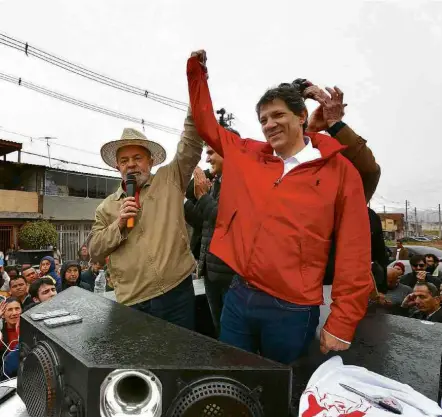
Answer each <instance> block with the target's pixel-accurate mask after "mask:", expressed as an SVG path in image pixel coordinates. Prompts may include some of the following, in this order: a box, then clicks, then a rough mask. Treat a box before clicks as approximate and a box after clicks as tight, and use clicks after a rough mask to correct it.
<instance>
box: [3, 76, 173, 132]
mask: <svg viewBox="0 0 442 417" xmlns="http://www.w3.org/2000/svg"><path fill="white" fill-rule="evenodd" d="M0 80H3V81H7V82H10V83H12V84H18V85H19V86H20V87H25V88H28V89H30V90H33V91H36V92H38V93H41V94H44V95H46V96H49V97H51V98H55V99H57V100H61V101H64V102H66V103H69V104H73V105H75V106H78V107H82V108H84V109H87V110H92V111H95V112H97V113H101V114H104V115H106V116H111V117H115V118H117V119H122V120H127V121H129V122H132V123H137V124H141V125H142V126H148V127H151V128H152V129H156V130H160V131H162V132H165V133H169V134H171V135H177V136H180V134H181V131H180V130H178V129H175V128H173V127H170V126H165V125H161V124H159V123H154V122H150V121H148V120H145V119H139V118H136V117H133V116H130V115H127V114H124V113H120V112H117V111H114V110H111V109H107V108H105V107H101V106H97V105H95V104H91V103H87V102H86V101H82V100H78V99H76V98H74V97H70V96H67V95H65V94H61V93H57V92H55V91H52V90H49V89H47V88H45V87H41V86H39V85H36V84H32V83H29V82H27V81H23V80H22V78H17V77H13V76H11V75H9V74H5V73H2V72H0Z"/></svg>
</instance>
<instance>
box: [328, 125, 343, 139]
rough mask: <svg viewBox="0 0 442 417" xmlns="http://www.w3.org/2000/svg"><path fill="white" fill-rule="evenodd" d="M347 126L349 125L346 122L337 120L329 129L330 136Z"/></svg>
mask: <svg viewBox="0 0 442 417" xmlns="http://www.w3.org/2000/svg"><path fill="white" fill-rule="evenodd" d="M345 126H347V125H346V124H345V123H344V122H336V123H335V124H334V125H333V126H332V127H329V128H328V129H327V132H328V134H329V135H330V136H332V137H335V136H336V135H337V133H338V132H339V131H340V130H341V129H342V128H344V127H345Z"/></svg>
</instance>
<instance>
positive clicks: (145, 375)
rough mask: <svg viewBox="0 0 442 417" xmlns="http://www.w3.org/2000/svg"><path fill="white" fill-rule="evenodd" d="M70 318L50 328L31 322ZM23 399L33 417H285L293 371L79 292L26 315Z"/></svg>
mask: <svg viewBox="0 0 442 417" xmlns="http://www.w3.org/2000/svg"><path fill="white" fill-rule="evenodd" d="M60 309H64V310H67V311H69V312H70V313H71V314H77V315H79V316H81V317H82V318H83V321H82V323H77V324H71V325H67V326H63V327H58V328H49V327H47V326H46V325H45V324H43V322H35V321H33V320H32V319H31V317H30V314H32V313H42V312H48V311H52V310H60ZM20 327H21V330H20V331H21V334H20V341H21V347H20V349H21V350H20V367H19V372H18V385H17V391H18V394H19V395H20V397H21V399H22V400H23V402H24V403H25V405H26V408H27V410H28V413H29V415H30V416H31V417H46V416H50V417H59V416H62V417H68V416H69V417H99V416H100V411H101V415H102V416H113V415H116V414H117V412H121V414H119V416H124V415H138V416H152V417H157V416H164V417H206V416H210V417H249V416H250V417H264V416H269V417H283V416H287V415H289V405H290V398H291V384H292V369H291V368H290V367H287V366H283V365H280V364H278V363H275V362H272V361H269V360H266V359H263V358H261V357H259V356H257V355H253V354H249V353H247V352H244V351H242V350H239V349H236V348H233V347H230V346H228V345H225V344H223V343H220V342H217V341H216V340H213V339H210V338H208V337H205V336H202V335H199V334H197V333H194V332H190V331H188V330H185V329H182V328H180V327H177V326H174V325H172V324H169V323H167V322H165V321H163V320H159V319H156V318H154V317H151V316H149V315H147V314H144V313H141V312H139V311H135V310H133V309H131V308H128V307H125V306H122V305H119V304H117V303H116V302H114V301H110V300H107V299H106V298H104V297H100V296H97V295H95V294H93V293H90V292H88V291H84V290H82V289H80V288H77V287H75V288H70V289H68V290H66V291H63V292H62V293H61V294H59V295H57V296H56V297H54V298H53V299H52V300H50V301H47V302H45V303H43V304H40V305H38V306H36V307H34V308H32V309H31V310H29V311H28V312H26V313H24V314H23V316H22V321H21V326H20Z"/></svg>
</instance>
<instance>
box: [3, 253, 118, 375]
mask: <svg viewBox="0 0 442 417" xmlns="http://www.w3.org/2000/svg"><path fill="white" fill-rule="evenodd" d="M54 252H55V251H54ZM54 254H55V253H54ZM55 256H56V255H55ZM57 261H58V262H57ZM60 262H61V256H59V257H58V258H55V257H52V256H45V257H43V258H42V259H41V261H40V264H39V266H38V267H34V266H31V265H28V266H26V265H25V266H24V267H23V268H20V269H19V268H17V267H15V266H14V267H10V268H8V269H9V271H8V272H6V270H5V259H0V330H1V333H0V358H1V365H2V370H1V373H0V380H2V379H5V378H11V377H13V376H15V375H16V373H17V368H18V340H19V336H20V315H21V314H22V313H23V312H24V311H27V310H29V309H31V308H32V307H34V306H35V305H37V304H39V303H43V302H45V301H48V300H50V299H51V298H52V297H55V296H56V295H57V294H58V293H60V292H62V291H64V290H66V289H67V288H70V287H72V286H78V287H80V288H83V289H85V290H87V291H94V286H95V279H96V278H97V276H98V273H99V271H100V270H102V269H105V270H106V277H107V286H106V290H107V291H112V289H113V288H112V283H111V280H110V275H109V272H108V271H107V268H106V265H105V262H100V261H92V260H91V258H90V256H89V252H88V250H87V246H85V245H83V246H82V247H81V248H80V250H79V257H78V259H77V260H74V261H65V262H62V263H61V264H60Z"/></svg>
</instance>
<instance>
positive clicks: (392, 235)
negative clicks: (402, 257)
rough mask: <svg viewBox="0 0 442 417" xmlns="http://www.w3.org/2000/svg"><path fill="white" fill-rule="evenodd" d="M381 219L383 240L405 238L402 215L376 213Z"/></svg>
mask: <svg viewBox="0 0 442 417" xmlns="http://www.w3.org/2000/svg"><path fill="white" fill-rule="evenodd" d="M377 214H378V215H379V217H380V218H381V222H382V231H383V233H384V238H385V239H388V240H396V239H402V238H403V237H404V236H405V216H404V214H403V213H377Z"/></svg>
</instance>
